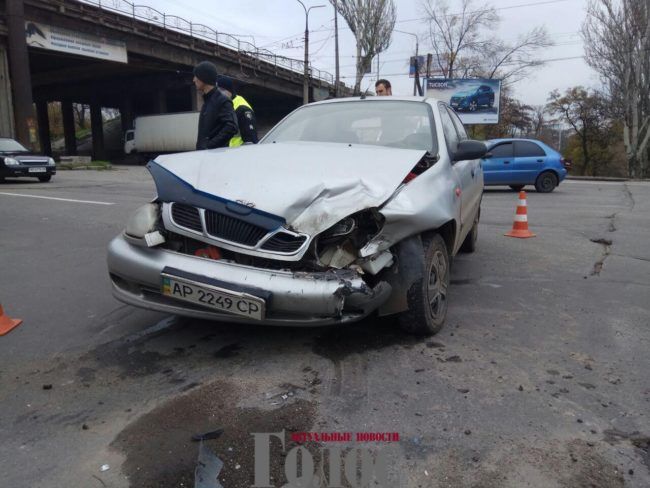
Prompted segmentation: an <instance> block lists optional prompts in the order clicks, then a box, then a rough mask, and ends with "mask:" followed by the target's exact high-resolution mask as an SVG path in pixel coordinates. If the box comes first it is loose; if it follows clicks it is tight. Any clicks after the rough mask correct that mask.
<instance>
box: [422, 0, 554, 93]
mask: <svg viewBox="0 0 650 488" xmlns="http://www.w3.org/2000/svg"><path fill="white" fill-rule="evenodd" d="M422 8H423V10H424V14H425V17H426V22H427V24H428V28H429V41H430V43H431V47H432V48H433V52H434V57H435V60H436V63H437V65H438V68H439V70H440V71H441V72H442V74H443V76H445V77H446V78H453V77H454V76H455V77H462V78H467V77H483V78H497V77H498V78H500V79H502V80H504V81H505V82H506V83H514V82H515V81H518V80H520V79H522V78H524V77H525V76H527V75H528V74H529V71H530V69H531V68H534V67H537V66H540V65H541V64H542V62H541V61H540V60H538V59H536V58H535V56H536V54H537V53H538V52H539V51H540V50H541V49H542V48H544V47H547V46H550V45H551V44H552V43H551V42H550V40H549V38H548V35H547V33H546V30H545V29H544V28H543V27H536V28H534V29H533V30H531V31H530V32H529V33H527V34H524V35H523V36H521V37H519V39H518V40H517V41H515V42H514V43H507V42H505V41H503V40H501V39H498V38H494V37H491V36H490V33H491V32H493V31H494V30H495V26H496V25H497V24H498V23H499V22H500V18H499V16H498V14H497V13H496V10H495V9H494V7H492V6H491V5H489V4H487V3H486V4H483V5H481V6H478V7H475V3H474V0H462V4H461V7H460V9H459V10H460V11H459V12H458V13H451V11H450V8H449V4H448V3H447V2H446V0H422Z"/></svg>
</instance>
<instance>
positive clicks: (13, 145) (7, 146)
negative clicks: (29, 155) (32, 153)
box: [0, 139, 28, 153]
mask: <svg viewBox="0 0 650 488" xmlns="http://www.w3.org/2000/svg"><path fill="white" fill-rule="evenodd" d="M0 152H12V153H13V152H28V150H27V149H25V148H24V147H23V146H22V145H21V144H19V143H18V142H16V141H14V140H13V139H0Z"/></svg>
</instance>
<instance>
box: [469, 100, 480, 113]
mask: <svg viewBox="0 0 650 488" xmlns="http://www.w3.org/2000/svg"><path fill="white" fill-rule="evenodd" d="M477 108H478V103H476V100H472V101H471V102H469V111H470V112H476V109H477Z"/></svg>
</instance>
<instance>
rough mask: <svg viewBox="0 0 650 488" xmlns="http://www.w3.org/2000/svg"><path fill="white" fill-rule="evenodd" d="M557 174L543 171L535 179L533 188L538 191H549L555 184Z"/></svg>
mask: <svg viewBox="0 0 650 488" xmlns="http://www.w3.org/2000/svg"><path fill="white" fill-rule="evenodd" d="M557 183H558V182H557V176H555V173H553V172H552V171H544V172H543V173H541V174H540V175H539V176H538V177H537V180H535V189H536V190H537V192H538V193H551V192H552V191H553V190H555V187H556V186H557Z"/></svg>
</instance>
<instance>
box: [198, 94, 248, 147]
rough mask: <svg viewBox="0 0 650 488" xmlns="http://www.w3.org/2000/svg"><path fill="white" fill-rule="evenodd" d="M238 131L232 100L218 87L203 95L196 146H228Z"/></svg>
mask: <svg viewBox="0 0 650 488" xmlns="http://www.w3.org/2000/svg"><path fill="white" fill-rule="evenodd" d="M238 131H239V128H238V127H237V117H236V115H235V110H234V109H233V105H232V101H230V100H229V99H228V97H226V96H225V95H223V94H222V93H221V92H220V91H219V90H217V89H216V88H215V89H213V90H211V91H209V92H208V93H206V94H205V95H203V107H201V115H200V116H199V133H198V136H197V138H196V148H197V149H214V148H215V147H228V144H229V142H230V138H231V137H232V136H234V135H236V134H237V132H238Z"/></svg>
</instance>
